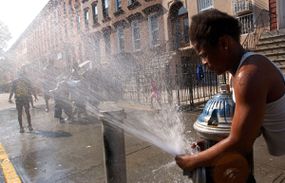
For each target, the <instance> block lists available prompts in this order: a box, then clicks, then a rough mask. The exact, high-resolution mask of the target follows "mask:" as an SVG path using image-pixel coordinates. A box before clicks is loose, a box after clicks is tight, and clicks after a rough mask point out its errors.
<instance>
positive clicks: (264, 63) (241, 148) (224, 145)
mask: <svg viewBox="0 0 285 183" xmlns="http://www.w3.org/2000/svg"><path fill="white" fill-rule="evenodd" d="M194 48H195V50H196V51H197V53H198V55H199V56H200V57H201V60H202V63H203V64H204V65H206V66H207V67H209V68H210V69H211V70H213V71H215V72H216V73H217V74H222V73H224V72H225V71H228V72H230V73H231V74H232V75H233V88H234V91H235V97H236V108H235V113H234V117H233V120H232V128H231V131H230V134H229V136H228V137H227V138H225V139H223V140H222V141H220V142H218V143H217V144H215V145H214V146H212V147H211V148H209V149H207V150H205V151H203V152H200V153H198V154H195V155H181V156H176V158H175V160H176V162H177V164H178V165H179V166H180V167H181V168H182V169H184V170H193V169H195V168H198V167H209V166H215V164H216V162H217V160H218V159H219V157H221V156H223V155H224V154H226V153H231V152H232V153H239V154H241V155H243V156H246V155H248V154H249V153H250V152H252V148H253V144H254V141H255V139H256V137H257V136H258V135H259V134H260V129H261V125H262V122H263V116H264V112H265V107H266V104H267V103H270V102H273V101H276V100H278V99H279V98H281V97H282V96H283V95H284V94H285V86H284V81H283V77H282V75H281V74H280V72H279V71H278V70H277V69H276V68H275V67H274V66H273V65H272V63H271V62H270V61H268V60H267V59H266V58H265V57H263V56H258V55H254V56H251V57H249V58H248V59H247V60H246V61H245V62H244V64H243V65H242V66H241V67H240V68H239V69H238V70H237V67H238V65H239V61H240V59H241V57H242V55H243V54H244V52H245V51H244V50H243V48H242V46H241V45H240V43H239V42H237V41H235V40H234V39H232V38H231V37H230V36H223V37H221V38H220V40H219V42H218V44H217V46H215V47H204V48H203V47H199V45H198V44H194Z"/></svg>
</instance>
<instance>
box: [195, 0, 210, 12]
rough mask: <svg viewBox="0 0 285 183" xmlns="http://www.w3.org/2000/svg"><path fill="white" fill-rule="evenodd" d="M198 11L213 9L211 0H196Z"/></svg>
mask: <svg viewBox="0 0 285 183" xmlns="http://www.w3.org/2000/svg"><path fill="white" fill-rule="evenodd" d="M197 1H198V2H197V4H198V10H199V11H204V10H207V9H211V8H213V0H197Z"/></svg>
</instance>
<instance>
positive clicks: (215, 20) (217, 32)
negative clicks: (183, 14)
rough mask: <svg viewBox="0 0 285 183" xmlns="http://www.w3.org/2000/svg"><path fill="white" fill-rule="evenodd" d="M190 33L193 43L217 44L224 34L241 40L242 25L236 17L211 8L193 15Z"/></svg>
mask: <svg viewBox="0 0 285 183" xmlns="http://www.w3.org/2000/svg"><path fill="white" fill-rule="evenodd" d="M189 34H190V40H191V42H192V43H197V44H198V45H199V46H206V45H207V46H215V45H216V44H217V43H218V40H219V38H220V37H221V36H224V35H229V36H231V37H232V38H233V39H234V40H236V41H238V42H239V41H240V34H241V27H240V23H239V21H238V20H237V19H236V18H234V17H232V16H230V15H228V14H226V13H224V12H221V11H219V10H217V9H210V10H205V11H203V12H201V13H198V14H197V15H194V16H193V17H192V21H191V25H190V30H189Z"/></svg>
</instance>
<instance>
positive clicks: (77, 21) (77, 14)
mask: <svg viewBox="0 0 285 183" xmlns="http://www.w3.org/2000/svg"><path fill="white" fill-rule="evenodd" d="M80 23H81V17H80V15H79V13H78V12H77V13H76V25H77V31H80Z"/></svg>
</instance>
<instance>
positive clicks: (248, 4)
mask: <svg viewBox="0 0 285 183" xmlns="http://www.w3.org/2000/svg"><path fill="white" fill-rule="evenodd" d="M233 9H234V14H239V13H242V12H246V11H252V9H253V6H252V1H251V0H235V1H234V2H233Z"/></svg>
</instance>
